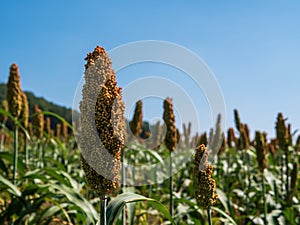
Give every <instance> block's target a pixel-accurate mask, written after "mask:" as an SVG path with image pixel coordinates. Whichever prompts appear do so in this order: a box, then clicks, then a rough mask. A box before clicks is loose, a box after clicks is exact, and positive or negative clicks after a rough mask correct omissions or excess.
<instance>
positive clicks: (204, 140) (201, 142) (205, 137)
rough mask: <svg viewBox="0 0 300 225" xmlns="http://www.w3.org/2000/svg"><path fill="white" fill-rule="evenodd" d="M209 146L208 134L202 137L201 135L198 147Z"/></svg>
mask: <svg viewBox="0 0 300 225" xmlns="http://www.w3.org/2000/svg"><path fill="white" fill-rule="evenodd" d="M207 144H208V141H207V133H206V132H204V133H203V134H202V135H200V138H199V143H198V145H205V146H207Z"/></svg>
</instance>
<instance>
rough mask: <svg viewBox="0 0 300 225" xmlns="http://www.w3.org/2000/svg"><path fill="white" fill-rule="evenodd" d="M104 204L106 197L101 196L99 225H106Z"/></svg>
mask: <svg viewBox="0 0 300 225" xmlns="http://www.w3.org/2000/svg"><path fill="white" fill-rule="evenodd" d="M106 203H107V196H106V195H101V196H100V208H101V209H100V225H106Z"/></svg>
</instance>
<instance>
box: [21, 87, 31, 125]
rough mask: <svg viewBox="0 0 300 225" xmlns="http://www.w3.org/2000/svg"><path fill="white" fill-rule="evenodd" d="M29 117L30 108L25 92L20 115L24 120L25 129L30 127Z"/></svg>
mask: <svg viewBox="0 0 300 225" xmlns="http://www.w3.org/2000/svg"><path fill="white" fill-rule="evenodd" d="M28 117H29V107H28V101H27V96H26V94H25V93H24V92H22V111H21V114H20V118H21V119H22V126H23V127H24V128H27V127H28Z"/></svg>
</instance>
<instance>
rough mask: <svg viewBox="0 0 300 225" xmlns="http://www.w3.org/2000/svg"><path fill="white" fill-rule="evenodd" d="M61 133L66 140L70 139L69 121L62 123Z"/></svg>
mask: <svg viewBox="0 0 300 225" xmlns="http://www.w3.org/2000/svg"><path fill="white" fill-rule="evenodd" d="M61 131H62V132H61V133H62V136H63V139H64V141H66V140H67V139H68V125H67V123H65V122H63V123H62V127H61Z"/></svg>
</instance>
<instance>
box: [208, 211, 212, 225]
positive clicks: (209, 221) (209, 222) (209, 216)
mask: <svg viewBox="0 0 300 225" xmlns="http://www.w3.org/2000/svg"><path fill="white" fill-rule="evenodd" d="M207 216H208V224H209V225H212V221H211V210H210V208H208V209H207Z"/></svg>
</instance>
